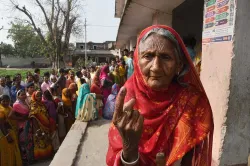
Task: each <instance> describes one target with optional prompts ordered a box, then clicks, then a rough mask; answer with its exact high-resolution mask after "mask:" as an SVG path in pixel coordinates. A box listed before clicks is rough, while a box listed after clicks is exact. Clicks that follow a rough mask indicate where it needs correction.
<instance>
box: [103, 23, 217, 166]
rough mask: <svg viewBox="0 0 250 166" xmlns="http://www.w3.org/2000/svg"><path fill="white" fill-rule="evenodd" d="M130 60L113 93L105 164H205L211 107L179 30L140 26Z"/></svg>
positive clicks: (208, 160)
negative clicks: (131, 71)
mask: <svg viewBox="0 0 250 166" xmlns="http://www.w3.org/2000/svg"><path fill="white" fill-rule="evenodd" d="M134 65H135V66H134V67H135V71H134V75H133V76H132V77H131V78H130V79H129V80H128V81H127V83H126V84H125V87H123V88H122V89H121V91H120V93H119V94H118V96H117V101H116V108H115V113H114V117H113V125H112V126H111V128H110V131H109V150H108V153H107V160H106V161H107V165H109V166H111V165H112V166H113V165H116V166H118V165H140V166H144V165H145V166H146V165H147V166H148V165H150V166H151V165H160V166H163V165H164V166H165V165H166V166H180V165H182V166H194V165H195V166H210V165H211V150H212V135H213V117H212V110H211V107H210V104H209V101H208V98H207V96H206V93H205V91H204V88H203V86H202V84H201V81H200V80H199V78H198V76H197V73H196V71H195V69H194V66H193V64H192V60H191V59H190V57H189V55H188V52H187V50H186V48H185V45H184V44H183V41H182V40H181V38H180V36H179V35H178V34H177V33H176V32H175V31H174V30H173V29H172V28H170V27H167V26H159V25H156V26H152V27H149V28H147V29H145V30H144V31H143V32H142V33H141V35H140V36H139V38H138V43H137V49H136V52H135V56H134ZM124 103H125V104H124ZM123 106H124V107H123Z"/></svg>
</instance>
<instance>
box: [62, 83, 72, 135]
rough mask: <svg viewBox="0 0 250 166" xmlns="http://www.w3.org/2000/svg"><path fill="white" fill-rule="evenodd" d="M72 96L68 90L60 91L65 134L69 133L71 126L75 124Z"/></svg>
mask: <svg viewBox="0 0 250 166" xmlns="http://www.w3.org/2000/svg"><path fill="white" fill-rule="evenodd" d="M71 98H72V95H71V92H70V90H69V89H67V88H64V89H63V91H62V101H63V112H64V113H65V115H66V116H65V118H64V122H65V127H66V133H68V132H69V130H70V128H71V126H72V125H73V123H74V122H75V116H74V110H73V103H72V100H71Z"/></svg>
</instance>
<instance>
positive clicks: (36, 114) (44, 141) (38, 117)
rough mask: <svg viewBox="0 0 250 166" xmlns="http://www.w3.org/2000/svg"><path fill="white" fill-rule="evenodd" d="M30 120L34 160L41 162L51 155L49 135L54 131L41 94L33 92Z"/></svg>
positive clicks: (53, 122)
mask: <svg viewBox="0 0 250 166" xmlns="http://www.w3.org/2000/svg"><path fill="white" fill-rule="evenodd" d="M30 106H31V107H30V118H31V120H32V124H33V140H34V158H35V160H42V159H46V158H49V157H52V155H53V147H52V140H51V135H52V133H53V132H54V131H55V130H56V126H55V125H56V124H55V121H54V120H53V119H52V118H50V117H49V114H48V111H47V109H46V106H45V104H43V103H42V92H41V91H35V92H34V93H33V95H32V100H31V103H30Z"/></svg>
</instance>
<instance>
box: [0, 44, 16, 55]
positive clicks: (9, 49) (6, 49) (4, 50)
mask: <svg viewBox="0 0 250 166" xmlns="http://www.w3.org/2000/svg"><path fill="white" fill-rule="evenodd" d="M14 52H15V51H14V47H13V46H12V45H11V44H6V43H1V45H0V53H1V55H5V56H9V55H14Z"/></svg>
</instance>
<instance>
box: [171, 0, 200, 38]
mask: <svg viewBox="0 0 250 166" xmlns="http://www.w3.org/2000/svg"><path fill="white" fill-rule="evenodd" d="M203 8H204V0H186V1H185V2H183V3H182V4H181V5H180V6H178V7H177V8H175V9H174V10H173V28H174V29H175V30H176V31H177V32H178V33H179V34H180V35H181V36H182V37H183V36H187V35H192V36H194V37H196V40H197V41H201V38H202V26H203Z"/></svg>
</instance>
